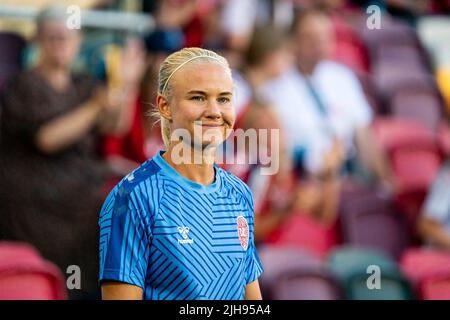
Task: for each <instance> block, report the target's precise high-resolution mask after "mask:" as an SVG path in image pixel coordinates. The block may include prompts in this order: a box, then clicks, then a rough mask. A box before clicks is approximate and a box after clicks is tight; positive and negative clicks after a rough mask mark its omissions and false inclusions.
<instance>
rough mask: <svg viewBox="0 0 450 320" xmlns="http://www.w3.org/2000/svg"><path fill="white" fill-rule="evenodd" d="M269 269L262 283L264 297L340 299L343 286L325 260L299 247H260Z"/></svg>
mask: <svg viewBox="0 0 450 320" xmlns="http://www.w3.org/2000/svg"><path fill="white" fill-rule="evenodd" d="M258 251H259V256H260V258H261V261H262V264H263V265H264V269H265V272H264V273H263V275H262V277H261V279H260V281H261V282H260V283H261V290H262V294H263V297H264V299H273V300H337V299H342V298H343V295H342V290H341V287H340V285H339V284H338V282H337V280H336V279H335V278H334V276H333V274H332V273H331V272H330V270H329V268H328V266H327V265H326V263H325V262H323V261H322V260H320V259H318V258H316V257H314V256H312V255H310V254H309V253H307V252H305V251H302V250H299V249H296V248H280V247H261V248H259V249H258Z"/></svg>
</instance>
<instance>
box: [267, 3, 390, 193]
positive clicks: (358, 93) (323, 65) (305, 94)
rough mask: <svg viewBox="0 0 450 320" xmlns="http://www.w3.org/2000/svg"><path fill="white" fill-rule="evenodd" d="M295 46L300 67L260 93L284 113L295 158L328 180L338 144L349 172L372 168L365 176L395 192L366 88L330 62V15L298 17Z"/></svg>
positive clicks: (306, 13)
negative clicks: (328, 157)
mask: <svg viewBox="0 0 450 320" xmlns="http://www.w3.org/2000/svg"><path fill="white" fill-rule="evenodd" d="M292 47H293V51H294V54H295V57H296V67H295V68H292V69H290V70H289V71H288V72H286V73H285V74H283V75H282V76H281V77H280V78H278V79H276V80H274V81H270V82H268V83H267V84H266V85H264V86H263V87H262V90H261V95H264V96H265V97H267V99H269V101H271V102H272V104H273V105H274V107H275V109H276V111H277V113H278V114H279V117H280V120H281V123H282V126H283V128H284V130H285V134H286V141H287V143H288V149H289V151H290V153H291V155H292V157H294V159H295V161H296V162H297V163H298V164H300V165H301V166H303V167H304V168H306V170H307V171H308V172H310V173H312V174H314V175H319V176H323V175H324V173H325V172H326V171H327V170H326V167H325V164H324V158H325V155H326V154H327V153H329V152H330V150H331V149H332V148H334V147H335V146H336V145H338V146H341V147H342V148H343V151H344V152H343V159H342V164H343V168H344V164H345V165H346V168H347V172H350V173H355V172H357V171H356V169H354V168H359V167H362V168H367V170H366V171H363V173H366V172H368V173H369V174H371V175H372V176H374V177H375V178H377V180H378V181H379V182H380V183H382V184H383V185H384V186H386V187H387V188H390V189H392V188H393V187H394V182H393V180H392V174H391V172H390V168H389V166H388V162H387V159H386V156H385V155H384V153H383V152H382V149H381V147H380V146H379V145H378V144H377V143H376V141H375V139H374V137H373V134H372V131H371V129H370V124H371V120H372V111H371V109H370V106H369V104H368V102H367V101H366V99H365V96H364V93H363V91H362V88H361V85H360V83H359V81H358V79H357V78H356V76H355V75H354V73H353V72H352V71H351V70H350V69H348V68H347V67H345V66H343V65H341V64H338V63H336V62H332V61H330V60H328V59H329V57H330V55H331V53H332V52H333V48H334V32H333V29H332V24H331V21H330V18H329V16H328V15H327V14H326V13H325V12H323V11H321V10H319V9H316V8H309V9H305V10H303V11H299V12H297V15H296V17H295V20H294V23H293V25H292ZM339 148H340V147H339ZM361 164H362V165H361ZM361 177H363V178H365V179H366V177H367V175H365V174H363V175H361ZM369 177H370V176H369Z"/></svg>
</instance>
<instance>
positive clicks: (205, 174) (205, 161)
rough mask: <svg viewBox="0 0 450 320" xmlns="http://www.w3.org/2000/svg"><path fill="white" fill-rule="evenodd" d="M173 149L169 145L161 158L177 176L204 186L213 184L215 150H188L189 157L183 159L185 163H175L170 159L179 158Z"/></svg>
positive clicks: (172, 146)
mask: <svg viewBox="0 0 450 320" xmlns="http://www.w3.org/2000/svg"><path fill="white" fill-rule="evenodd" d="M181 143H182V142H181ZM174 148H175V146H174V145H171V146H170V147H169V148H168V150H167V152H165V153H164V154H163V156H162V157H163V158H164V160H166V162H167V163H168V164H169V165H170V166H171V167H172V168H174V169H175V170H176V171H178V173H179V174H181V175H182V176H183V177H185V178H186V179H189V180H191V181H193V182H196V183H198V184H202V185H205V186H207V185H209V184H211V183H213V182H214V179H215V172H214V156H215V153H216V148H210V149H207V150H197V149H195V148H189V149H190V155H189V156H188V157H185V159H186V161H176V162H174V161H173V160H172V159H174V157H179V155H178V154H177V152H176V151H175V152H174ZM187 149H188V148H184V149H183V150H187ZM178 162H181V163H178Z"/></svg>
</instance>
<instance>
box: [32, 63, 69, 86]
mask: <svg viewBox="0 0 450 320" xmlns="http://www.w3.org/2000/svg"><path fill="white" fill-rule="evenodd" d="M36 70H37V71H38V72H39V74H41V75H42V76H43V77H44V78H45V79H46V80H47V81H48V82H49V84H50V85H51V87H52V88H54V89H55V90H57V91H63V90H65V89H66V88H67V87H68V86H69V84H70V70H68V69H67V68H60V67H57V66H52V65H49V64H46V63H45V62H40V63H38V65H37V66H36Z"/></svg>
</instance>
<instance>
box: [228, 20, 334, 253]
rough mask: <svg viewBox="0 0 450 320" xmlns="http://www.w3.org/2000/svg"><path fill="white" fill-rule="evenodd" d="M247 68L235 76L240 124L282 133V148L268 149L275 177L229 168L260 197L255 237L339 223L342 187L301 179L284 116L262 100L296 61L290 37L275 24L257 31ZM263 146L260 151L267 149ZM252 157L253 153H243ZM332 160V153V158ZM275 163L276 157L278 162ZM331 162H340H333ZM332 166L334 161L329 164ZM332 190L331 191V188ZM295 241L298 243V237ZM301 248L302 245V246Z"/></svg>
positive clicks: (281, 236) (274, 237)
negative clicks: (291, 154) (272, 83)
mask: <svg viewBox="0 0 450 320" xmlns="http://www.w3.org/2000/svg"><path fill="white" fill-rule="evenodd" d="M244 58H245V62H246V65H245V67H244V68H243V70H242V73H237V72H235V73H234V78H235V82H236V88H237V92H236V96H237V98H236V112H237V122H236V126H237V127H238V128H242V129H244V130H249V129H254V130H257V131H258V132H259V130H264V129H266V130H268V133H269V137H268V139H267V140H268V141H271V137H270V134H271V131H270V130H273V129H276V130H279V133H280V139H279V142H278V143H277V145H275V146H273V145H270V144H269V145H268V146H267V148H268V154H272V155H273V154H274V153H277V154H279V159H276V160H275V161H278V165H279V170H278V172H277V173H276V174H275V175H272V176H265V175H262V171H261V169H262V167H261V165H255V166H240V165H233V166H230V167H228V168H227V169H228V170H230V171H232V172H233V173H235V174H237V175H238V176H239V177H241V178H242V179H244V181H246V182H247V184H248V185H249V187H250V188H251V189H252V192H253V196H254V206H255V215H256V216H257V219H256V220H255V239H256V240H257V241H258V242H266V243H267V242H274V241H277V242H279V241H281V242H283V241H285V242H286V243H284V244H292V241H291V240H289V243H288V240H286V239H287V236H286V235H285V233H286V232H289V233H290V230H288V229H289V228H288V227H287V225H291V224H294V225H295V226H296V227H299V225H300V224H305V223H306V224H308V223H310V222H311V221H312V220H313V221H315V222H317V224H318V225H324V226H327V227H328V226H330V225H332V224H333V223H334V221H335V216H336V203H337V201H334V200H333V199H337V195H338V188H336V186H337V184H336V183H335V182H336V181H335V180H333V181H332V180H331V179H330V180H327V181H319V180H314V179H307V178H306V176H305V177H302V179H301V182H300V183H299V182H298V181H297V177H296V174H295V172H294V170H293V167H292V162H291V159H290V157H289V156H288V155H287V153H286V145H285V142H286V140H285V138H284V132H283V130H282V128H281V123H280V121H279V119H278V115H277V113H276V111H275V110H274V108H273V107H272V106H271V104H270V103H268V102H267V101H265V100H264V98H263V97H261V96H260V94H259V93H260V89H261V86H262V85H263V84H264V83H266V82H267V81H269V80H272V79H275V78H277V77H279V76H280V75H281V74H283V73H284V72H285V71H286V70H287V69H288V68H290V66H291V65H292V63H293V59H292V55H291V54H290V52H289V50H288V42H287V37H286V35H285V34H284V33H283V31H282V30H281V29H279V28H276V27H273V26H258V27H256V28H255V29H254V32H253V35H252V37H251V39H250V41H249V45H248V49H247V50H246V53H245V55H244ZM261 147H262V146H261V145H258V148H261ZM237 152H238V154H239V153H241V154H242V153H244V154H247V156H250V155H249V152H250V150H248V149H247V150H237ZM330 156H331V155H330ZM272 160H274V159H272ZM330 161H335V159H331V157H330ZM329 164H330V165H332V163H329ZM330 187H331V188H330ZM295 240H298V238H296V239H295ZM297 244H298V243H297Z"/></svg>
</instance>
